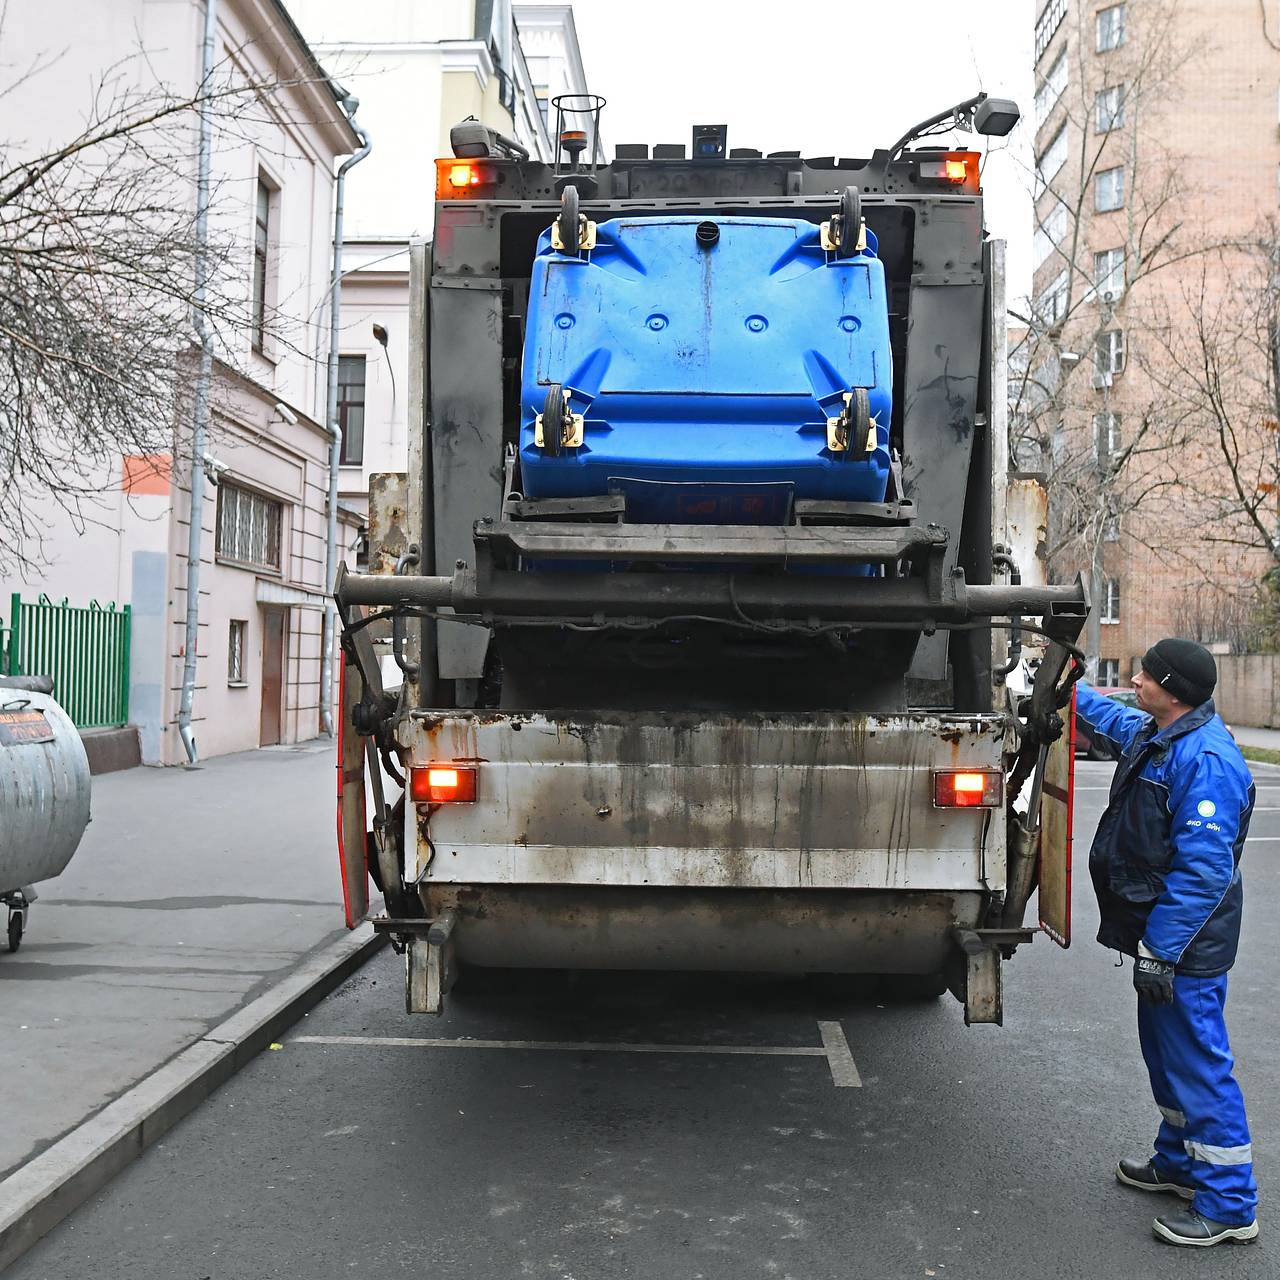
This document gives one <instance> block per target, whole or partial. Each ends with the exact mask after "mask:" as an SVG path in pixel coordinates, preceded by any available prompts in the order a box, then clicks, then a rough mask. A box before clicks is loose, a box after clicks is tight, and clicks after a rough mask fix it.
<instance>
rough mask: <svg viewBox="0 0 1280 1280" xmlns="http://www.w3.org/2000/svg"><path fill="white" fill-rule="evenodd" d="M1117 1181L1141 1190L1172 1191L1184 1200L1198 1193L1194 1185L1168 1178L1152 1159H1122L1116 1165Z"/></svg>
mask: <svg viewBox="0 0 1280 1280" xmlns="http://www.w3.org/2000/svg"><path fill="white" fill-rule="evenodd" d="M1116 1181H1117V1182H1123V1183H1124V1185H1125V1186H1126V1187H1137V1188H1138V1190H1139V1191H1171V1192H1172V1193H1173V1194H1174V1195H1175V1196H1181V1197H1182V1198H1183V1199H1184V1200H1190V1199H1191V1197H1192V1196H1194V1195H1195V1193H1196V1192H1195V1188H1194V1187H1188V1186H1184V1185H1183V1184H1182V1183H1181V1182H1173V1181H1171V1180H1170V1179H1169V1178H1166V1177H1165V1176H1164V1174H1162V1173H1161V1172H1160V1171H1159V1170H1158V1169H1157V1168H1156V1167H1155V1165H1153V1164H1152V1163H1151V1161H1150V1160H1128V1159H1125V1160H1121V1161H1120V1163H1119V1164H1118V1165H1116Z"/></svg>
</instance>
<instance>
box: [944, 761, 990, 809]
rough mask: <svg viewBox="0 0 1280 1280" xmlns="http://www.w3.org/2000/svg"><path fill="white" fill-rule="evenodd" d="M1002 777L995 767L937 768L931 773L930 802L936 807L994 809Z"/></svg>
mask: <svg viewBox="0 0 1280 1280" xmlns="http://www.w3.org/2000/svg"><path fill="white" fill-rule="evenodd" d="M1003 791H1004V779H1003V777H1002V776H1001V774H999V773H998V772H997V771H996V770H994V769H983V770H978V769H939V770H937V771H936V772H935V773H934V775H933V803H934V806H935V807H936V808H939V809H994V808H995V807H996V806H997V805H998V804H999V803H1000V799H1001V795H1002V793H1003Z"/></svg>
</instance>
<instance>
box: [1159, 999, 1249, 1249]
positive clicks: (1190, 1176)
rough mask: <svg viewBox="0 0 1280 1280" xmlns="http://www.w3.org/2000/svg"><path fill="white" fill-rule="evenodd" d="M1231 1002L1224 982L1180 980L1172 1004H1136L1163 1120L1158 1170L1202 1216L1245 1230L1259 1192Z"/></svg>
mask: <svg viewBox="0 0 1280 1280" xmlns="http://www.w3.org/2000/svg"><path fill="white" fill-rule="evenodd" d="M1226 1002H1227V978H1226V975H1225V974H1223V975H1222V976H1221V977H1217V978H1191V977H1183V976H1181V975H1178V976H1176V977H1175V978H1174V980H1173V1003H1172V1004H1166V1005H1153V1004H1147V1003H1146V1002H1145V1001H1142V1000H1139V1001H1138V1039H1139V1041H1140V1042H1141V1044H1142V1056H1143V1058H1144V1059H1145V1060H1146V1064H1147V1070H1148V1071H1149V1072H1150V1073H1151V1092H1152V1093H1153V1094H1154V1095H1155V1100H1156V1105H1157V1106H1158V1107H1159V1108H1160V1114H1161V1115H1162V1116H1163V1117H1164V1121H1163V1123H1162V1124H1161V1125H1160V1132H1159V1134H1158V1135H1157V1136H1156V1150H1155V1157H1154V1164H1155V1167H1156V1168H1157V1169H1158V1170H1159V1171H1160V1172H1161V1173H1162V1174H1164V1175H1165V1177H1167V1178H1169V1179H1170V1180H1171V1181H1173V1182H1179V1183H1181V1184H1182V1185H1183V1186H1187V1187H1194V1188H1195V1192H1196V1196H1195V1200H1193V1201H1192V1207H1193V1208H1194V1209H1195V1210H1196V1212H1197V1213H1199V1214H1201V1215H1203V1216H1204V1217H1206V1218H1212V1219H1213V1220H1214V1221H1215V1222H1226V1223H1230V1224H1231V1225H1232V1226H1244V1225H1245V1224H1247V1223H1250V1222H1252V1221H1253V1220H1254V1216H1255V1211H1256V1209H1257V1205H1258V1186H1257V1183H1256V1182H1254V1179H1253V1149H1252V1147H1251V1146H1250V1143H1249V1123H1248V1121H1247V1120H1246V1119H1245V1114H1244V1095H1243V1094H1242V1093H1241V1092H1240V1086H1239V1085H1238V1084H1236V1081H1235V1077H1234V1076H1233V1075H1232V1070H1233V1068H1234V1066H1235V1063H1234V1061H1233V1060H1232V1057H1231V1046H1230V1045H1229V1044H1228V1043H1227V1024H1226V1021H1225V1019H1224V1018H1223V1008H1224V1007H1225V1005H1226Z"/></svg>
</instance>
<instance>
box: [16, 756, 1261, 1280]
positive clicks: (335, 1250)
mask: <svg viewBox="0 0 1280 1280" xmlns="http://www.w3.org/2000/svg"><path fill="white" fill-rule="evenodd" d="M1109 773H1110V766H1107V765H1097V764H1089V765H1084V766H1082V768H1081V776H1080V778H1079V783H1080V786H1081V790H1080V792H1079V796H1078V810H1077V859H1078V863H1079V864H1080V866H1081V874H1080V875H1078V877H1077V880H1076V894H1075V900H1074V909H1075V915H1076V942H1075V944H1074V945H1073V946H1072V948H1071V949H1070V951H1069V952H1066V953H1064V952H1062V951H1060V950H1059V949H1058V948H1057V947H1055V946H1054V945H1053V944H1052V943H1051V942H1050V941H1049V940H1048V939H1047V938H1044V937H1041V938H1038V939H1037V940H1036V942H1035V945H1034V946H1032V947H1030V948H1028V949H1026V950H1024V951H1023V952H1020V953H1019V955H1018V956H1017V958H1016V959H1015V961H1014V962H1013V963H1012V964H1011V965H1009V966H1008V967H1007V969H1006V975H1007V985H1006V1002H1005V1003H1006V1024H1005V1026H1004V1027H1003V1028H996V1027H975V1028H969V1029H966V1028H965V1026H964V1023H963V1018H962V1014H961V1010H960V1007H959V1006H958V1005H957V1004H956V1003H955V1002H954V1001H952V1000H950V998H947V999H945V1000H943V1001H940V1002H937V1003H931V1004H926V1005H915V1006H891V1005H890V1006H883V1005H881V1004H879V1003H877V1002H876V1001H875V999H874V998H872V999H863V1000H851V999H847V998H846V999H843V1000H835V999H832V998H830V997H827V996H823V995H822V994H820V993H819V992H818V991H816V990H815V989H814V987H813V986H812V985H811V984H808V983H803V982H789V981H788V982H779V981H764V980H746V979H718V978H707V977H689V976H653V975H593V976H586V977H580V978H577V979H574V978H573V977H571V976H569V975H550V976H547V975H531V974H524V975H515V976H511V975H505V976H504V975H496V976H495V975H485V976H481V977H480V978H479V980H477V978H476V977H475V976H472V977H471V978H469V980H468V982H467V984H466V985H465V986H460V987H459V989H458V991H457V992H456V993H455V997H454V999H453V1002H452V1004H451V1006H450V1009H449V1012H448V1014H447V1015H446V1016H445V1017H444V1018H443V1019H441V1020H435V1019H426V1018H416V1019H409V1018H408V1017H406V1016H405V1015H404V1014H403V1012H402V1011H401V1010H402V996H401V985H402V979H401V970H400V967H399V966H400V962H399V960H398V959H397V958H396V957H395V956H393V955H392V954H391V953H390V952H386V953H383V954H382V955H380V956H379V957H378V958H377V959H376V960H375V961H374V962H372V963H371V964H370V965H369V966H368V967H367V968H366V969H365V970H364V971H363V972H362V973H361V974H359V975H358V976H357V977H356V978H354V979H352V981H350V982H349V983H348V984H347V985H346V986H345V987H344V988H342V989H341V990H340V991H338V992H337V993H335V994H334V995H333V996H332V997H330V999H329V1000H327V1001H326V1002H325V1003H324V1004H323V1005H321V1006H320V1007H319V1008H318V1009H317V1010H316V1011H315V1012H313V1013H312V1014H311V1016H310V1017H309V1018H308V1019H307V1020H306V1022H305V1023H304V1024H303V1025H302V1026H300V1027H298V1028H296V1030H295V1033H294V1035H293V1036H292V1037H291V1038H290V1039H288V1040H287V1041H286V1042H285V1044H284V1045H283V1047H282V1048H281V1049H280V1050H279V1051H276V1052H267V1053H264V1054H263V1055H262V1056H261V1057H260V1058H258V1059H257V1060H256V1061H255V1062H253V1063H252V1064H250V1066H249V1067H248V1068H246V1069H245V1071H243V1072H242V1073H241V1074H240V1075H239V1076H238V1077H237V1078H236V1079H235V1080H233V1081H232V1082H231V1083H230V1084H228V1085H227V1086H226V1087H225V1088H223V1089H222V1090H221V1091H220V1092H219V1093H218V1094H217V1095H215V1096H214V1098H213V1099H211V1100H210V1102H208V1103H207V1104H205V1106H204V1107H202V1108H201V1109H200V1110H199V1111H197V1112H196V1113H195V1114H194V1115H193V1116H191V1117H190V1118H189V1119H188V1120H186V1121H185V1122H184V1123H183V1124H182V1125H180V1126H179V1127H178V1128H177V1129H176V1130H175V1131H174V1132H173V1133H171V1134H170V1135H169V1136H168V1138H167V1139H166V1140H165V1141H164V1142H163V1143H161V1144H160V1145H158V1146H157V1147H155V1148H153V1149H152V1150H150V1151H149V1152H148V1153H147V1154H145V1155H144V1156H143V1157H142V1158H141V1159H140V1160H139V1161H138V1162H137V1163H135V1164H134V1165H133V1166H131V1167H130V1168H129V1169H128V1170H126V1171H125V1172H124V1173H123V1174H122V1175H121V1176H120V1177H119V1178H118V1179H117V1180H116V1181H115V1182H114V1183H113V1184H112V1185H111V1186H110V1187H109V1188H107V1190H106V1191H105V1192H104V1193H103V1194H102V1195H101V1196H99V1197H98V1198H97V1199H96V1200H95V1201H94V1202H92V1203H90V1204H88V1205H86V1206H85V1207H84V1208H83V1209H81V1210H80V1211H79V1212H78V1213H76V1214H75V1215H74V1216H73V1217H72V1218H71V1219H69V1220H68V1221H67V1222H66V1223H65V1224H64V1225H63V1226H62V1227H61V1228H60V1229H59V1230H58V1231H56V1232H55V1233H54V1234H53V1235H51V1236H50V1237H48V1238H47V1239H46V1240H44V1241H43V1242H42V1243H41V1244H40V1245H38V1246H37V1247H36V1248H35V1249H34V1250H33V1251H32V1252H31V1253H29V1254H28V1255H27V1256H26V1257H25V1258H24V1259H22V1260H21V1261H20V1262H19V1263H17V1264H16V1265H15V1266H14V1267H13V1268H12V1270H11V1271H10V1272H9V1273H8V1275H9V1277H12V1280H35V1278H36V1277H40V1278H42V1280H66V1278H67V1277H92V1278H93V1280H115V1278H117V1277H118V1278H120V1280H123V1278H124V1277H128V1280H152V1278H154V1280H202V1278H205V1277H208V1278H210V1280H265V1278H266V1277H276V1276H280V1277H284V1276H288V1277H295V1276H299V1277H308V1278H309V1280H328V1278H330V1277H356V1278H364V1277H369V1278H371V1280H372V1278H373V1277H377V1280H386V1278H388V1277H394V1276H431V1277H447V1278H448V1280H473V1278H474V1280H480V1278H481V1277H483V1278H485V1280H490V1278H495V1277H501V1278H506V1277H549V1278H554V1280H612V1278H613V1277H619V1278H621V1277H628V1278H630V1277H645V1280H650V1278H652V1277H662V1278H664V1280H666V1278H668V1277H670V1278H673V1280H674V1278H679V1280H695V1278H701V1277H705V1278H707V1280H754V1278H755V1277H760V1278H762V1280H764V1278H770V1280H772V1278H775V1277H776V1278H778V1280H783V1278H784V1277H794V1278H795V1280H828V1278H831V1280H836V1278H837V1277H839V1278H840V1280H847V1278H849V1277H869V1278H875V1280H892V1278H896V1277H928V1276H936V1277H940V1278H941V1280H979V1278H981V1280H1004V1278H1006V1277H1007V1278H1009V1280H1015V1278H1016V1280H1022V1278H1023V1277H1035V1276H1052V1277H1061V1278H1062V1280H1070V1278H1075V1277H1081V1278H1085V1277H1087V1278H1088V1280H1095V1278H1096V1277H1118V1278H1120V1280H1147V1278H1148V1277H1160V1280H1167V1278H1174V1277H1181V1276H1201V1275H1204V1274H1208V1273H1212V1274H1213V1275H1214V1276H1215V1277H1220V1276H1225V1277H1242V1276H1248V1277H1259V1278H1261V1277H1267V1278H1269V1280H1270V1278H1272V1277H1276V1276H1278V1275H1280V1219H1277V1220H1276V1221H1275V1223H1274V1230H1273V1229H1272V1228H1273V1223H1272V1221H1271V1220H1270V1218H1269V1216H1268V1214H1267V1207H1266V1203H1265V1201H1264V1205H1263V1210H1262V1214H1261V1218H1262V1224H1263V1237H1262V1240H1261V1242H1260V1243H1258V1244H1256V1245H1254V1246H1250V1247H1247V1248H1241V1247H1230V1248H1226V1247H1223V1248H1220V1249H1218V1250H1216V1251H1214V1252H1213V1254H1211V1255H1210V1256H1208V1257H1206V1256H1205V1255H1204V1254H1203V1253H1202V1252H1201V1251H1198V1250H1177V1249H1173V1248H1171V1247H1170V1246H1167V1245H1162V1244H1160V1243H1158V1242H1156V1241H1155V1240H1154V1239H1153V1238H1152V1236H1151V1232H1150V1222H1151V1219H1152V1217H1153V1216H1154V1214H1155V1212H1157V1211H1159V1209H1160V1208H1161V1207H1162V1206H1166V1205H1168V1206H1172V1205H1173V1204H1176V1202H1175V1201H1172V1200H1167V1201H1166V1200H1165V1199H1164V1198H1163V1197H1152V1196H1148V1195H1144V1194H1143V1193H1139V1192H1134V1191H1128V1190H1126V1189H1124V1188H1121V1187H1119V1186H1118V1185H1117V1184H1116V1183H1115V1181H1114V1179H1113V1177H1112V1172H1111V1170H1112V1168H1113V1166H1114V1163H1115V1160H1116V1157H1117V1156H1119V1155H1123V1154H1142V1153H1143V1152H1144V1151H1146V1150H1147V1149H1148V1144H1149V1142H1150V1139H1151V1137H1152V1135H1153V1133H1154V1129H1155V1125H1156V1122H1157V1119H1158V1117H1157V1114H1156V1111H1155V1108H1154V1107H1153V1105H1152V1103H1151V1101H1150V1095H1149V1093H1148V1090H1147V1083H1146V1078H1145V1073H1144V1070H1143V1067H1142V1062H1141V1058H1140V1056H1139V1053H1138V1045H1137V1036H1136V1032H1135V1029H1134V996H1133V992H1132V988H1131V986H1130V975H1129V971H1128V969H1127V968H1125V969H1119V968H1115V967H1114V957H1113V956H1111V955H1109V954H1108V953H1107V952H1105V951H1103V950H1102V948H1100V947H1098V946H1097V945H1096V944H1095V943H1094V942H1093V940H1092V938H1093V931H1094V927H1095V925H1096V912H1095V909H1094V906H1093V903H1092V901H1091V900H1090V892H1089V889H1088V885H1087V879H1086V877H1085V875H1084V874H1083V860H1084V853H1085V851H1086V850H1087V847H1088V840H1089V837H1090V836H1091V834H1092V830H1093V827H1094V825H1095V823H1096V821H1097V817H1098V814H1099V812H1100V810H1101V805H1102V801H1103V797H1104V794H1105V790H1104V789H1105V785H1106V781H1107V779H1108V777H1109ZM1258 778H1259V784H1260V786H1259V801H1258V813H1257V816H1256V818H1255V821H1254V828H1253V834H1254V837H1255V839H1253V840H1252V841H1251V843H1250V846H1249V847H1248V849H1247V852H1246V886H1247V887H1246V895H1247V906H1246V916H1245V936H1244V941H1243V947H1242V952H1241V957H1240V962H1239V964H1238V966H1237V968H1236V970H1235V971H1234V974H1233V979H1232V987H1231V1001H1230V1005H1229V1010H1228V1013H1229V1020H1230V1025H1231V1031H1232V1039H1233V1041H1234V1045H1235V1049H1236V1053H1237V1058H1238V1063H1239V1075H1240V1079H1241V1082H1242V1084H1243V1086H1244V1090H1245V1095H1246V1098H1247V1100H1248V1103H1249V1109H1250V1116H1251V1121H1252V1125H1253V1129H1254V1137H1255V1141H1256V1149H1257V1168H1258V1174H1259V1178H1260V1181H1261V1182H1262V1183H1263V1188H1264V1195H1265V1193H1266V1191H1267V1190H1268V1189H1269V1188H1270V1187H1271V1186H1275V1185H1277V1181H1278V1180H1280V1154H1277V1153H1278V1152H1280V1142H1278V1141H1273V1138H1272V1135H1275V1134H1277V1133H1280V1102H1278V1100H1280V1045H1278V1043H1277V1037H1276V1034H1275V1032H1276V997H1275V993H1276V989H1277V985H1278V984H1280V934H1278V932H1277V930H1276V929H1275V927H1274V923H1273V922H1272V921H1271V919H1270V917H1269V904H1270V903H1272V902H1276V901H1280V872H1278V871H1277V861H1278V859H1280V820H1278V818H1280V770H1269V771H1268V770H1263V769H1259V770H1258ZM835 1019H838V1020H839V1023H840V1026H841V1027H842V1029H843V1032H844V1034H845V1037H846V1038H847V1041H848V1044H849V1046H850V1049H851V1051H852V1055H853V1058H854V1061H855V1063H856V1069H857V1072H858V1074H859V1076H860V1078H861V1082H862V1086H861V1087H860V1088H851V1087H836V1083H835V1077H834V1076H833V1071H832V1069H831V1067H830V1066H829V1064H828V1061H827V1059H826V1058H824V1057H823V1056H820V1055H817V1054H814V1055H811V1056H787V1055H783V1054H774V1055H768V1056H752V1055H730V1054H703V1053H692V1052H690V1053H683V1054H664V1053H644V1054H641V1053H626V1052H610V1053H605V1052H588V1051H582V1050H575V1049H557V1050H551V1051H538V1050H531V1049H525V1048H494V1049H489V1048H473V1049H458V1048H422V1047H405V1046H397V1045H389V1044H385V1043H376V1042H375V1043H372V1044H360V1043H353V1042H350V1041H347V1042H344V1043H341V1044H336V1045H335V1044H323V1043H316V1042H309V1041H306V1040H303V1039H301V1038H300V1037H303V1036H312V1037H315V1036H337V1037H353V1036H362V1037H367V1038H377V1037H443V1038H450V1039H454V1038H461V1037H473V1038H482V1039H502V1040H508V1041H509V1040H537V1041H544V1042H545V1041H561V1042H597V1043H599V1042H609V1043H615V1044H616V1043H639V1042H649V1043H652V1042H662V1043H667V1044H682V1045H691V1046H696V1045H702V1046H723V1045H743V1046H750V1045H763V1046H773V1047H775V1048H787V1047H800V1048H809V1049H814V1048H816V1047H817V1046H820V1045H821V1044H822V1040H821V1037H820V1032H819V1027H818V1024H819V1022H820V1021H823V1020H835Z"/></svg>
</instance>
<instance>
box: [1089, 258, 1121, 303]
mask: <svg viewBox="0 0 1280 1280" xmlns="http://www.w3.org/2000/svg"><path fill="white" fill-rule="evenodd" d="M1093 287H1094V289H1095V290H1096V291H1097V294H1098V297H1100V298H1101V299H1102V300H1103V301H1104V302H1107V301H1114V300H1115V299H1116V298H1118V297H1119V296H1120V295H1121V294H1122V293H1123V292H1124V250H1123V249H1104V250H1103V251H1102V252H1101V253H1095V254H1094V255H1093ZM1107 294H1110V295H1111V298H1110V299H1108V298H1107Z"/></svg>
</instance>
